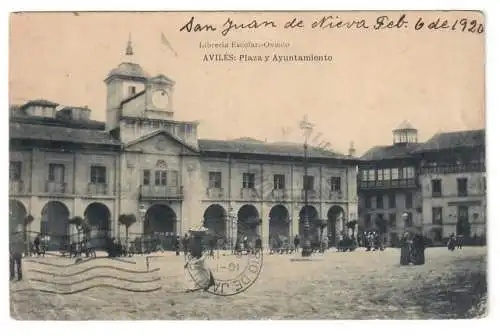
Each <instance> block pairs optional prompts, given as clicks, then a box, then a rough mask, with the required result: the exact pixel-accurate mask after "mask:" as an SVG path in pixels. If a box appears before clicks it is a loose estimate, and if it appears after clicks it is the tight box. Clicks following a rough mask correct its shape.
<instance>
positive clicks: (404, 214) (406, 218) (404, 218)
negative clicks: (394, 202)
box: [401, 211, 409, 228]
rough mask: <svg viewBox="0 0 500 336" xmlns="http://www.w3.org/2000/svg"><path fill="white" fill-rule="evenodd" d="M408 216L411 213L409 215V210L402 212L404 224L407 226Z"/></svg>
mask: <svg viewBox="0 0 500 336" xmlns="http://www.w3.org/2000/svg"><path fill="white" fill-rule="evenodd" d="M408 217H409V215H408V212H406V211H405V212H403V213H402V214H401V218H402V219H403V224H404V225H403V226H404V227H405V228H406V227H407V226H408Z"/></svg>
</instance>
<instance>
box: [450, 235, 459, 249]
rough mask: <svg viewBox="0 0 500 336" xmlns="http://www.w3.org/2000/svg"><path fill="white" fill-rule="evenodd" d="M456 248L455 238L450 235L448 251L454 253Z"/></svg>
mask: <svg viewBox="0 0 500 336" xmlns="http://www.w3.org/2000/svg"><path fill="white" fill-rule="evenodd" d="M456 246H457V239H456V237H455V233H452V234H451V235H450V238H449V239H448V250H450V251H455V247H456Z"/></svg>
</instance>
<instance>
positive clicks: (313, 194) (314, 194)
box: [299, 189, 321, 201]
mask: <svg viewBox="0 0 500 336" xmlns="http://www.w3.org/2000/svg"><path fill="white" fill-rule="evenodd" d="M320 197H321V195H320V193H319V191H317V190H314V189H313V190H307V199H308V200H309V201H313V200H317V199H319V198H320ZM299 199H300V201H305V199H306V190H304V189H302V190H301V191H300V195H299Z"/></svg>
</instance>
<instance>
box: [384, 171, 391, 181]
mask: <svg viewBox="0 0 500 336" xmlns="http://www.w3.org/2000/svg"><path fill="white" fill-rule="evenodd" d="M390 179H391V170H390V169H384V181H389V180H390Z"/></svg>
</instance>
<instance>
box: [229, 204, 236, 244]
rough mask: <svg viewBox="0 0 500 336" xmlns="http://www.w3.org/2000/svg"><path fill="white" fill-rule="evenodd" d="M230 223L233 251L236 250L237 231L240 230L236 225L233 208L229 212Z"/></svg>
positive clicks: (230, 239) (230, 238)
mask: <svg viewBox="0 0 500 336" xmlns="http://www.w3.org/2000/svg"><path fill="white" fill-rule="evenodd" d="M228 221H229V242H228V243H229V245H230V246H229V250H230V251H232V250H233V249H234V245H235V244H236V241H235V231H236V230H237V229H238V228H237V227H236V223H235V214H234V210H233V208H232V207H230V208H229V211H228Z"/></svg>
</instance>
